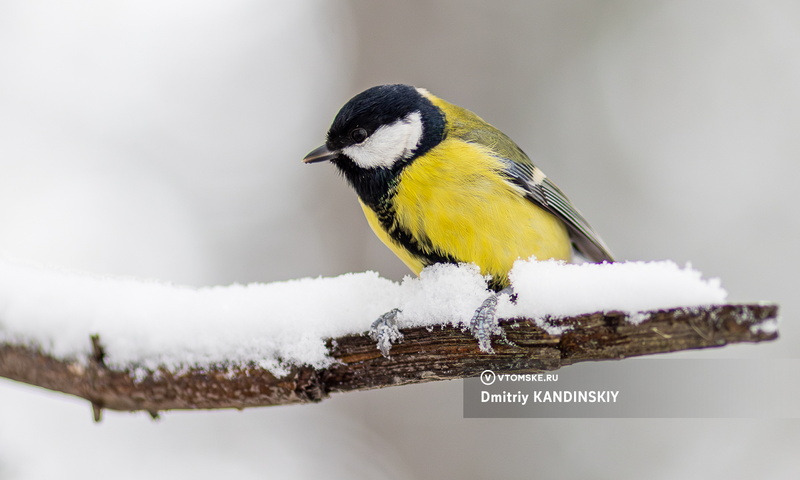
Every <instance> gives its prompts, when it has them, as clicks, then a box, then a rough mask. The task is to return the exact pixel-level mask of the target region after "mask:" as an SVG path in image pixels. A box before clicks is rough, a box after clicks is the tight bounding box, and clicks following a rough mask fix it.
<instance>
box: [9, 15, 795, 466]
mask: <svg viewBox="0 0 800 480" xmlns="http://www.w3.org/2000/svg"><path fill="white" fill-rule="evenodd" d="M398 82H402V83H411V84H414V85H418V86H424V87H426V88H428V89H430V90H431V91H432V92H433V93H434V94H436V95H439V96H441V97H443V98H445V99H447V100H450V101H452V102H454V103H456V104H459V105H462V106H464V107H467V108H470V109H472V110H474V111H476V112H477V113H478V114H479V115H481V116H482V117H483V118H485V119H486V120H488V121H490V122H491V123H493V124H494V125H495V126H497V127H498V128H500V129H501V130H503V131H505V132H506V133H508V134H509V135H510V136H511V137H512V138H514V139H515V140H516V141H517V142H518V143H519V144H520V145H521V146H522V147H523V149H525V150H526V151H527V152H528V153H529V154H530V155H531V156H532V157H533V158H534V160H535V161H536V162H537V163H538V164H539V165H540V166H542V167H543V169H544V170H545V172H547V173H548V175H549V176H550V177H551V178H553V179H554V180H555V181H556V182H557V183H558V184H559V185H560V186H561V187H562V189H563V190H564V191H566V192H567V194H568V195H569V196H570V197H571V198H572V200H573V201H574V202H575V203H576V204H577V205H578V207H579V208H580V209H581V210H582V211H583V213H584V214H585V215H586V216H587V217H588V218H589V219H590V220H591V222H592V223H593V225H594V226H595V227H596V228H597V229H598V230H599V231H600V232H601V234H602V235H603V236H604V238H605V239H606V241H607V243H609V245H611V247H612V249H613V250H614V251H615V252H616V254H617V255H618V256H619V257H620V258H623V259H631V260H653V259H673V260H675V261H677V262H679V263H684V262H687V261H691V262H692V264H693V265H694V266H695V267H696V268H698V269H700V270H701V271H703V272H704V273H705V274H706V275H707V276H718V277H720V278H721V279H722V281H723V285H724V286H725V287H726V288H727V289H728V291H729V292H730V294H731V300H732V301H755V300H770V301H776V302H779V303H780V304H781V306H782V317H783V319H784V322H783V323H782V325H781V335H782V339H781V340H780V341H778V342H774V343H772V344H765V345H757V346H733V347H727V348H725V349H721V350H718V351H705V352H699V353H695V354H694V355H697V356H703V357H724V356H728V357H731V356H734V357H744V356H748V357H749V356H761V357H796V356H797V352H798V347H799V346H800V342H799V341H798V334H800V331H799V330H800V329H798V327H797V322H795V321H794V319H795V318H796V317H797V315H798V313H800V300H798V296H797V294H796V289H797V281H796V279H795V277H796V274H795V272H796V271H798V270H800V258H798V255H797V253H796V252H797V244H798V242H800V216H799V215H798V214H797V213H796V210H795V205H794V204H793V202H794V200H795V197H796V196H797V193H796V178H797V177H798V174H800V161H798V160H799V159H800V134H799V132H800V88H798V85H800V4H798V3H797V2H791V1H758V2H756V1H727V0H718V1H689V0H671V1H670V0H663V1H655V0H654V1H649V2H638V1H635V0H619V1H609V2H598V1H574V2H559V1H552V0H541V1H529V2H523V1H519V2H477V1H465V0H447V1H440V2H436V3H431V2H424V1H421V0H415V1H407V2H370V1H367V0H351V1H349V2H344V1H339V2H333V1H324V0H302V1H295V2H278V1H274V2H266V1H255V0H236V1H231V2H189V1H186V0H171V1H162V2H152V1H137V2H135V1H132V0H112V1H106V2H99V1H95V2H78V1H74V0H69V1H59V2H56V1H52V0H51V1H45V0H42V1H38V2H26V1H22V0H9V1H5V2H2V3H0V252H2V253H3V254H4V255H6V256H9V257H12V258H19V259H25V260H29V261H34V262H40V263H44V264H50V265H58V266H63V267H68V268H74V269H80V270H86V271H92V272H98V273H109V274H116V275H131V276H138V277H147V278H158V279H162V280H168V281H173V282H175V283H182V284H190V285H211V284H228V283H232V282H240V283H242V282H251V281H274V280H281V279H289V278H296V277H302V276H316V275H336V274H340V273H344V272H348V271H362V270H366V269H372V270H378V271H379V272H381V274H383V275H384V276H388V277H390V278H394V279H399V278H401V277H402V276H403V275H405V274H406V271H405V267H403V266H402V264H401V263H400V262H399V261H398V260H396V259H395V258H394V256H393V255H392V254H391V253H390V252H389V251H388V250H387V249H385V247H383V246H382V245H380V243H379V242H378V241H377V240H376V239H375V238H373V236H372V234H371V232H369V229H368V227H367V225H366V222H365V221H364V220H363V218H362V216H361V212H360V209H359V208H358V206H357V203H356V200H355V195H354V194H353V193H352V191H350V189H349V188H348V187H347V186H346V185H345V184H344V182H343V181H342V180H341V179H340V178H338V176H337V175H336V174H335V172H334V170H333V168H332V167H331V166H329V165H328V166H314V167H311V166H306V165H303V164H302V163H301V162H300V159H301V158H302V157H303V155H304V154H305V153H307V152H308V151H309V150H311V149H312V148H314V147H316V146H317V145H319V144H320V143H321V142H322V141H323V140H324V133H325V130H326V128H327V126H328V123H329V122H330V120H331V119H332V118H333V116H334V114H335V113H336V111H337V109H338V108H339V107H340V106H341V105H342V104H343V103H344V102H345V101H346V100H347V99H349V98H350V97H351V96H352V95H354V94H355V93H358V92H359V91H361V90H363V89H365V88H367V87H369V86H372V85H375V84H380V83H398ZM732 374H735V372H732ZM731 395H736V392H731ZM461 408H462V407H461V383H460V382H457V381H456V382H437V383H433V384H428V385H418V386H409V387H402V388H390V389H385V390H380V391H372V392H363V393H355V394H347V395H340V396H335V397H334V398H332V399H330V400H327V401H325V402H323V403H322V404H320V405H308V406H297V407H273V408H263V409H252V410H248V411H245V412H174V413H167V414H166V415H164V418H163V419H162V420H161V421H159V422H152V421H151V420H150V419H149V418H148V417H147V416H146V415H142V414H137V415H133V414H121V413H114V412H107V413H106V415H105V420H104V421H103V423H101V424H99V425H95V424H92V422H91V414H90V409H89V406H88V404H87V403H86V402H82V401H78V400H75V399H72V398H69V397H66V396H63V395H57V394H54V393H49V392H45V391H42V390H38V389H35V388H33V387H29V386H25V385H21V384H15V383H13V382H10V381H7V380H6V381H3V380H0V479H3V480H5V479H52V478H64V479H70V478H97V477H103V478H187V477H192V478H219V477H231V478H241V479H248V478H272V477H276V478H309V477H312V476H314V477H323V476H324V478H348V479H353V478H356V479H358V478H365V479H367V478H368V479H378V478H390V479H405V478H475V479H479V478H512V477H513V478H520V477H522V478H526V477H533V476H543V477H544V476H549V475H556V474H557V475H558V476H559V477H561V478H600V479H605V478H607V479H620V478H643V477H646V478H654V479H661V478H664V479H667V478H726V479H730V478H752V477H755V476H758V477H761V478H787V479H788V478H795V476H796V472H797V470H798V468H799V467H800V461H798V460H797V456H796V454H795V453H794V450H796V448H797V446H798V445H800V442H799V441H800V428H798V425H797V423H796V422H787V421H777V420H776V421H765V420H741V419H740V420H577V419H576V420H522V419H520V420H488V419H487V420H464V419H463V418H461V417H462V415H461Z"/></svg>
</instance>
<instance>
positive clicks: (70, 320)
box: [0, 259, 726, 375]
mask: <svg viewBox="0 0 800 480" xmlns="http://www.w3.org/2000/svg"><path fill="white" fill-rule="evenodd" d="M510 278H511V280H512V282H513V286H514V290H515V293H516V294H517V302H516V304H512V303H511V302H510V300H509V297H508V296H507V295H501V297H500V303H499V306H498V314H499V316H501V317H504V318H510V317H523V316H524V317H530V318H539V319H541V318H544V317H551V318H553V317H561V316H569V315H576V314H581V313H590V312H596V311H609V310H621V311H626V312H631V313H633V314H637V312H641V311H646V310H652V309H661V308H670V307H678V306H682V307H686V306H698V305H708V304H716V303H721V302H724V300H725V297H726V293H725V291H724V290H723V289H722V288H721V287H720V285H719V281H718V280H716V279H712V280H703V279H702V278H701V275H700V273H699V272H697V271H695V270H692V269H691V268H690V267H688V266H687V267H686V268H680V267H678V266H677V265H675V264H674V263H672V262H649V263H644V262H630V263H614V264H601V265H598V264H588V263H587V264H582V265H568V264H564V263H562V262H556V261H546V262H536V261H520V262H517V264H515V266H514V270H513V271H512V272H511V275H510ZM488 294H489V291H488V290H487V288H486V278H485V277H483V276H481V274H480V272H479V270H478V269H477V267H475V266H473V265H434V266H432V267H429V268H427V269H425V270H423V272H422V273H421V275H420V277H419V278H411V277H407V278H405V279H404V280H403V281H402V282H400V283H396V282H392V281H390V280H387V279H385V278H381V277H380V276H379V275H378V274H377V273H375V272H365V273H348V274H344V275H341V276H338V277H334V278H304V279H299V280H291V281H285V282H275V283H269V284H250V285H231V286H227V287H207V288H190V287H184V286H177V285H171V284H168V283H163V282H155V281H143V280H135V279H130V278H108V277H100V276H95V275H89V274H82V273H75V272H66V271H61V270H54V269H46V268H40V267H35V266H30V265H23V264H19V263H14V262H11V261H8V260H3V259H0V342H3V341H6V342H15V343H25V344H30V345H35V346H37V347H39V348H41V349H42V350H43V351H45V352H47V353H49V354H51V355H53V356H55V357H58V358H73V359H77V360H81V359H85V358H87V357H88V356H89V355H90V354H91V342H90V339H89V337H90V336H91V335H95V334H96V335H99V336H100V341H101V344H102V345H103V347H104V348H105V352H106V358H105V361H106V363H107V364H109V365H110V366H112V367H126V366H133V367H135V368H137V369H149V370H154V369H155V368H157V367H159V366H163V367H167V368H171V369H180V368H186V367H187V366H192V365H213V364H224V363H230V362H232V363H233V364H243V363H247V362H250V361H254V360H255V361H257V362H258V364H259V365H260V366H262V367H265V368H268V369H270V370H271V371H273V372H274V373H276V374H278V375H280V374H282V373H284V372H286V368H287V367H288V366H290V365H311V366H314V367H323V366H326V365H329V364H330V363H331V359H330V357H329V356H328V351H327V349H326V347H325V339H328V338H335V337H338V336H342V335H347V334H361V333H364V332H365V331H367V330H368V329H369V326H370V324H371V323H372V321H373V320H375V319H376V318H377V317H378V316H380V315H381V314H383V313H385V312H387V311H389V310H391V309H393V308H398V307H399V308H400V309H401V310H402V312H401V314H400V315H399V316H398V323H399V325H400V326H401V327H405V326H430V325H436V324H446V323H449V324H456V325H458V324H461V325H468V323H469V320H470V318H471V317H472V314H473V312H474V311H475V309H476V308H478V306H480V304H481V302H482V301H483V300H484V299H485V298H486V296H487V295H488ZM137 371H141V370H137Z"/></svg>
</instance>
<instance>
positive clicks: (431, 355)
mask: <svg viewBox="0 0 800 480" xmlns="http://www.w3.org/2000/svg"><path fill="white" fill-rule="evenodd" d="M777 314H778V307H777V305H773V304H749V305H718V306H706V307H688V308H673V309H667V310H656V311H650V312H644V313H641V312H640V313H638V314H635V315H631V314H627V313H622V312H606V313H594V314H587V315H579V316H573V317H567V318H561V319H555V318H552V319H549V320H546V321H545V322H542V320H541V319H540V320H538V321H537V322H534V321H531V320H528V319H512V320H503V321H501V325H502V326H503V328H504V329H505V332H506V335H507V337H508V340H509V341H510V342H509V343H508V344H503V343H497V342H496V343H495V344H494V348H495V351H496V353H494V354H487V353H483V352H481V351H480V350H479V349H478V347H477V343H476V341H475V339H474V338H473V337H472V336H471V335H470V334H469V332H464V331H462V330H461V329H460V328H458V327H453V326H449V325H442V326H427V327H425V326H423V327H415V328H405V329H402V330H401V331H402V333H403V335H404V341H403V342H402V343H400V344H397V345H395V346H394V347H393V348H392V350H391V357H389V358H385V357H383V356H382V355H381V354H380V352H379V351H378V349H377V348H376V347H375V344H374V342H373V341H372V340H371V339H370V338H369V337H368V336H367V335H366V334H363V335H346V336H342V337H339V338H335V339H330V340H328V341H327V347H328V350H329V354H330V356H331V357H332V358H333V359H334V360H335V362H334V363H333V364H332V365H329V366H326V367H322V368H320V367H313V366H305V367H304V366H292V367H290V368H289V369H288V371H287V372H284V374H282V375H280V376H278V375H277V374H275V373H272V372H271V371H270V370H269V369H267V368H265V367H262V366H259V364H258V362H259V359H258V358H253V359H252V362H251V363H249V364H247V363H245V364H242V363H231V364H225V363H221V364H216V365H194V366H189V367H186V368H183V369H180V370H171V369H167V368H161V369H156V370H155V371H151V370H147V369H144V368H142V367H138V368H137V366H135V365H130V366H128V367H124V368H123V367H118V366H114V367H109V366H107V365H106V364H105V362H104V352H103V338H97V337H94V338H87V339H86V342H87V343H88V344H89V345H91V352H92V353H91V354H89V355H87V356H86V358H74V359H71V360H61V359H56V358H54V357H52V356H50V355H48V354H45V353H42V350H40V349H38V348H36V347H32V346H30V345H26V344H22V343H15V342H14V341H10V340H5V341H3V342H0V376H3V377H7V378H10V379H12V380H17V381H20V382H25V383H29V384H33V385H38V386H41V387H44V388H48V389H51V390H56V391H60V392H64V393H68V394H72V395H76V396H79V397H82V398H85V399H87V400H89V401H90V402H92V405H93V409H94V412H95V418H96V419H99V418H100V412H101V411H102V409H103V408H108V409H114V410H128V411H135V410H144V411H148V412H150V413H151V414H152V415H157V413H158V412H159V411H162V410H170V409H211V408H239V409H241V408H246V407H253V406H263V405H283V404H291V403H304V402H317V401H320V400H322V399H324V398H327V397H328V396H329V395H330V394H331V393H333V392H348V391H356V390H364V389H371V388H381V387H387V386H392V385H402V384H409V383H421V382H429V381H434V380H445V379H456V378H465V377H471V376H477V375H479V374H480V372H482V371H483V370H485V369H492V370H494V371H495V372H539V371H552V370H556V369H559V368H561V367H564V366H567V365H571V364H574V363H578V362H585V361H598V360H613V359H621V358H626V357H632V356H641V355H649V354H656V353H664V352H674V351H680V350H689V349H698V348H709V347H720V346H724V345H726V344H729V343H739V342H761V341H769V340H774V339H776V338H777V337H778V332H777V323H776V322H777ZM221 321H223V319H221ZM537 324H538V325H542V326H537Z"/></svg>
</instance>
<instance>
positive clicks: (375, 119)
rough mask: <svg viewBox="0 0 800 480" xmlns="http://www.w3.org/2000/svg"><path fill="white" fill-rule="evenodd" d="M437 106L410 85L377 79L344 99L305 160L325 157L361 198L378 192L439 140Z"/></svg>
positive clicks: (369, 198)
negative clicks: (323, 136)
mask: <svg viewBox="0 0 800 480" xmlns="http://www.w3.org/2000/svg"><path fill="white" fill-rule="evenodd" d="M444 130H445V119H444V115H443V114H442V112H441V110H440V109H439V108H438V107H436V106H435V105H433V103H431V101H430V100H428V99H427V98H426V97H425V96H423V95H422V94H421V93H420V91H419V90H417V89H416V88H414V87H412V86H409V85H380V86H377V87H372V88H370V89H368V90H365V91H363V92H361V93H359V94H358V95H356V96H355V97H353V98H352V99H350V101H348V102H347V103H346V104H345V105H344V106H343V107H342V109H341V110H339V113H338V114H336V118H334V120H333V124H332V125H331V128H330V129H329V130H328V138H327V142H326V143H325V145H324V146H323V147H320V148H318V149H317V150H315V151H313V152H311V153H310V154H309V155H308V156H307V157H306V158H305V161H306V162H307V163H310V162H318V161H323V160H330V161H331V162H333V163H334V165H336V166H337V167H338V168H339V170H340V171H341V172H342V173H343V174H344V176H345V178H347V180H348V181H349V182H350V184H351V185H352V186H353V188H355V190H356V192H357V193H358V194H359V196H361V198H362V200H364V201H365V203H368V204H372V203H374V202H375V201H377V200H378V199H379V198H380V197H382V196H383V195H384V194H385V193H386V192H387V190H388V189H389V187H390V186H391V182H392V180H393V179H395V178H396V177H397V174H398V173H399V172H400V171H401V170H402V168H403V167H405V166H406V165H408V164H409V163H410V162H411V161H413V160H414V159H415V158H417V157H419V156H420V155H423V154H425V153H426V152H427V151H428V150H430V149H431V148H433V147H435V146H436V145H437V144H438V143H439V142H441V141H442V138H443V136H444Z"/></svg>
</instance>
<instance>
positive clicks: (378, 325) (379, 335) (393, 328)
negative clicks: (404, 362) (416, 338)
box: [369, 308, 403, 357]
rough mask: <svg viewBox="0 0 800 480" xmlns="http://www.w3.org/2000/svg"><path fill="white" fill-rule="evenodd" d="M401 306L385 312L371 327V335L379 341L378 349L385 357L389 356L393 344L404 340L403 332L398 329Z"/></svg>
mask: <svg viewBox="0 0 800 480" xmlns="http://www.w3.org/2000/svg"><path fill="white" fill-rule="evenodd" d="M398 313H400V309H399V308H393V309H391V310H389V311H388V312H386V313H384V314H383V315H381V316H380V317H378V319H377V320H375V321H374V322H372V326H370V327H369V337H370V338H371V339H373V340H374V341H376V342H378V345H377V346H378V350H380V351H381V354H382V355H383V356H384V357H389V350H391V349H392V344H393V343H395V342H400V341H402V340H403V334H402V333H400V330H398V329H397V314H398Z"/></svg>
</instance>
